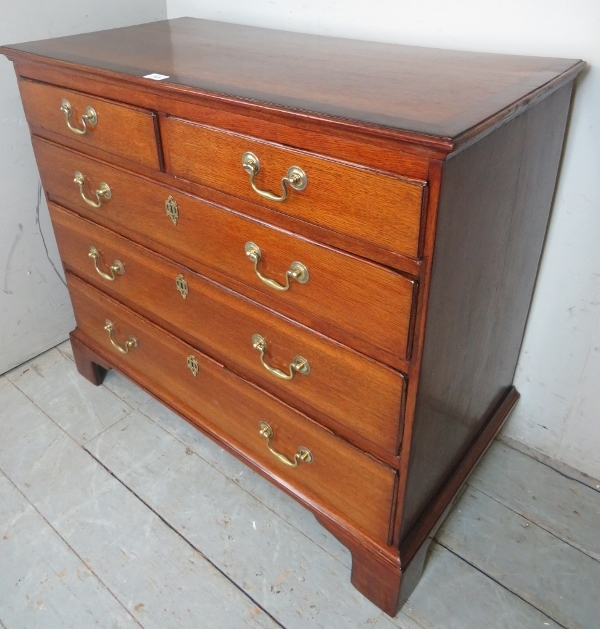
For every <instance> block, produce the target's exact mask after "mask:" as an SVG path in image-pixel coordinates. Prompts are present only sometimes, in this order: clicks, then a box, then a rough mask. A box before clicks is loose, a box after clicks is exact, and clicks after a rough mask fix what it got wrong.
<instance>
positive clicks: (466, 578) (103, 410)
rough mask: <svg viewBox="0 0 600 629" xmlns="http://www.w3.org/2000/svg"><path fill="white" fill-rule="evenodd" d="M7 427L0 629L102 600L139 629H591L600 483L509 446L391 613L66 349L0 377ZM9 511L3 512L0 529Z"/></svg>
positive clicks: (345, 569)
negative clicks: (26, 591) (81, 370)
mask: <svg viewBox="0 0 600 629" xmlns="http://www.w3.org/2000/svg"><path fill="white" fill-rule="evenodd" d="M0 428H1V430H2V439H1V440H0V470H2V472H3V473H4V474H5V475H6V477H3V476H0V500H2V495H3V494H2V488H3V487H4V485H3V484H2V480H3V479H4V481H5V482H7V483H8V486H9V487H12V492H13V494H14V495H16V496H17V502H16V503H14V504H15V505H16V506H14V505H13V507H14V508H12V511H13V512H15V513H17V512H19V509H22V510H24V513H26V514H27V516H26V517H25V516H23V517H21V518H16V520H15V521H14V523H13V524H12V525H11V526H12V528H11V531H13V535H12V537H11V539H12V542H11V543H12V544H13V545H14V548H13V549H12V550H11V555H10V557H11V558H12V559H11V560H10V561H11V563H10V566H13V568H11V569H10V570H5V568H6V566H8V565H9V563H8V560H7V559H5V557H8V555H5V554H4V555H3V554H2V552H0V588H1V590H2V591H0V628H1V629H20V628H21V627H27V629H34V628H36V627H38V626H39V627H40V628H44V629H45V627H48V628H50V627H54V626H56V627H58V626H60V629H63V627H70V626H71V625H69V622H71V620H70V619H71V618H81V617H82V616H81V614H85V613H88V614H91V616H89V617H90V618H93V617H94V616H93V614H94V609H95V608H97V609H104V607H103V605H104V606H105V607H106V605H108V606H109V607H110V605H112V604H114V605H116V606H117V609H120V610H122V613H123V619H124V620H122V622H123V623H127V622H129V623H132V622H133V623H134V625H133V626H142V627H144V629H150V628H151V627H157V628H158V627H161V628H171V627H172V628H175V627H177V628H178V629H188V628H189V629H192V628H193V629H196V628H197V627H209V626H210V627H216V628H218V629H221V628H224V629H227V628H229V627H232V628H233V627H236V628H237V627H247V628H249V627H253V628H254V627H269V628H270V627H284V628H285V629H296V628H298V629H300V628H304V627H311V629H312V628H314V627H317V628H319V627H322V628H327V629H330V628H331V629H337V628H338V627H340V628H341V627H348V628H355V627H356V628H358V627H376V628H377V629H496V628H501V629H529V628H537V627H540V629H546V628H550V629H555V628H557V627H569V628H571V627H573V628H579V627H585V628H586V629H598V627H600V622H598V618H600V609H599V607H598V605H599V602H598V599H599V598H600V597H598V596H597V593H596V590H598V583H600V572H599V571H598V570H599V567H600V562H599V561H598V558H599V556H600V542H599V540H598V537H599V536H598V535H597V532H598V521H599V513H600V501H599V497H600V493H598V492H596V491H594V490H593V489H592V488H590V487H589V486H586V485H584V484H582V483H581V482H578V481H577V480H575V479H573V478H570V477H569V474H568V473H565V469H562V468H561V469H560V470H559V471H558V472H557V471H555V470H553V469H552V468H551V467H550V466H549V461H544V462H539V461H536V460H534V459H532V458H531V457H529V456H527V455H526V454H523V453H522V452H517V451H515V450H514V449H513V448H510V447H508V446H507V445H506V444H502V443H496V444H494V445H493V446H492V448H491V449H490V451H489V452H488V454H487V455H486V457H485V458H484V460H483V461H482V463H481V464H480V466H479V467H478V468H477V469H476V471H475V472H474V474H473V475H472V476H471V478H470V479H469V487H468V489H467V491H466V492H465V494H464V495H463V497H462V498H461V500H460V501H459V502H458V504H457V506H456V508H455V509H454V511H453V512H452V514H451V516H450V517H449V519H448V520H447V522H446V524H445V525H444V527H442V529H441V531H440V533H439V534H438V540H439V543H436V542H434V543H433V544H432V549H431V551H430V554H429V556H428V559H427V563H426V567H425V571H424V575H423V579H422V580H421V582H420V583H419V585H418V586H417V588H416V590H415V591H414V593H413V595H412V596H411V597H410V599H409V601H408V602H407V604H406V605H405V606H404V607H403V609H402V610H401V611H400V613H399V614H398V616H397V617H396V618H394V619H390V618H388V617H387V616H385V615H384V614H382V613H381V612H379V610H378V609H376V608H375V607H374V606H373V605H371V604H370V603H369V602H368V601H366V599H364V598H363V597H362V596H360V595H359V594H358V593H357V592H356V591H355V590H354V589H353V588H352V587H351V585H350V582H349V571H350V566H351V557H350V555H349V553H348V552H347V550H346V549H345V548H344V547H343V546H341V545H340V544H339V542H337V540H335V539H334V538H333V537H332V536H331V535H329V533H327V532H326V531H325V530H324V529H323V528H322V527H321V526H320V525H319V524H318V523H317V522H316V520H315V519H314V518H313V517H312V515H311V514H310V513H309V512H308V511H307V510H305V509H304V508H302V507H301V506H300V505H298V504H297V503H296V502H295V501H293V500H292V499H291V498H289V497H288V496H287V495H285V494H283V493H282V492H280V491H278V490H277V489H276V488H274V487H273V486H272V485H271V484H270V483H268V482H267V481H266V480H264V479H263V478H262V477H260V476H258V475H257V474H255V473H254V472H252V471H250V470H249V469H248V468H246V467H245V466H244V465H243V464H241V463H240V462H239V461H237V459H235V458H233V457H232V456H230V455H229V454H228V453H226V452H225V451H223V450H222V449H221V448H220V447H219V446H217V445H215V444H214V443H212V442H211V441H209V440H208V439H206V438H205V437H203V436H202V435H201V434H200V433H198V432H197V431H196V430H195V429H193V428H192V427H191V426H189V425H188V424H187V423H186V422H184V421H182V420H181V419H180V418H178V417H177V416H176V415H174V414H173V413H171V412H170V411H168V410H167V409H165V408H164V407H163V406H162V405H161V404H159V403H158V402H156V401H155V400H153V399H151V398H150V397H149V396H148V395H147V394H146V393H144V392H143V391H141V390H140V389H139V388H138V387H136V386H135V385H133V384H132V383H130V382H129V381H128V380H126V379H125V378H123V377H122V376H120V375H119V374H116V373H114V372H109V374H108V377H107V379H106V381H105V385H104V386H102V387H98V388H95V387H93V386H91V385H89V383H87V382H86V381H84V380H83V379H81V378H80V377H79V376H78V375H77V373H76V371H75V368H74V365H73V362H72V352H71V349H70V345H69V344H68V343H64V344H62V345H60V346H58V348H57V349H55V350H52V351H50V352H48V353H46V354H44V355H42V356H38V357H37V358H36V359H34V360H32V361H29V363H27V364H26V365H24V366H22V367H20V368H17V369H15V370H13V371H12V372H10V373H9V374H7V376H0ZM567 472H568V471H567ZM572 476H576V474H573V475H572ZM5 493H6V492H5ZM8 493H9V494H10V492H8ZM13 497H14V496H13ZM6 504H8V502H7V503H6ZM15 510H16V511H15ZM9 512H10V509H9V508H8V507H4V506H3V505H2V504H0V529H1V528H2V526H3V524H2V522H3V521H4V520H7V518H8V520H10V518H11V516H10V515H9V516H7V515H6V513H9ZM3 514H4V515H3ZM3 518H4V520H3ZM13 519H14V518H13ZM21 522H22V523H23V524H21ZM36 537H37V538H38V539H37V541H36ZM48 540H50V541H49V542H48ZM3 541H4V542H6V540H1V539H0V544H2V542H3ZM36 544H37V545H36ZM28 547H29V548H28ZM44 548H45V549H46V551H47V552H48V553H50V555H52V557H55V559H56V561H58V562H59V563H60V561H62V559H61V558H62V556H63V554H64V553H65V552H66V553H68V554H69V557H70V561H72V562H75V563H77V561H79V563H80V564H81V570H80V572H79V574H88V575H89V578H88V579H85V580H84V581H85V584H84V585H85V587H87V588H91V589H88V590H84V589H81V588H83V587H84V586H83V585H81V584H80V583H79V581H78V580H77V578H76V577H73V579H74V580H73V582H72V584H71V586H72V588H73V591H76V592H79V591H80V592H85V596H84V595H83V594H81V596H79V598H78V599H77V600H79V601H80V602H81V607H80V608H79V607H77V604H74V605H73V606H72V609H70V610H69V609H67V607H66V606H67V602H66V601H67V598H66V594H65V592H66V590H64V588H63V590H60V587H63V586H62V585H61V584H62V583H63V580H61V578H60V577H58V576H57V573H56V571H54V572H52V571H51V570H50V569H49V568H48V567H47V566H48V565H52V564H51V563H50V562H49V560H48V561H47V562H46V564H44V562H43V561H41V562H39V563H40V566H41V567H40V566H37V565H34V558H35V557H36V556H40V557H47V556H48V557H49V555H44ZM70 548H72V549H73V551H74V552H72V551H71V550H69V549H70ZM0 549H2V546H1V545H0ZM65 549H66V550H65ZM15 558H17V559H18V561H17V559H15ZM17 563H18V564H19V565H21V566H22V567H23V568H22V569H23V570H24V571H27V570H31V571H32V572H31V574H32V575H36V574H37V572H36V570H38V571H40V570H41V571H42V572H44V570H46V573H47V574H48V581H47V584H46V585H45V586H43V585H40V588H42V590H43V588H44V587H45V588H46V589H45V590H43V591H44V592H45V599H44V600H47V601H49V604H51V605H55V607H56V609H57V610H61V609H64V610H65V614H66V615H65V618H66V619H67V620H66V621H65V622H63V623H62V624H61V625H57V624H54V625H51V624H44V622H45V621H44V619H45V617H44V616H43V614H42V611H41V610H40V609H39V608H36V607H35V606H31V608H29V607H28V608H25V607H23V605H24V604H23V603H22V601H21V602H20V604H21V607H19V605H18V603H19V600H18V598H15V596H14V592H15V589H14V588H15V587H16V586H14V585H13V586H11V584H10V583H11V582H10V578H8V577H6V578H5V577H4V576H3V574H4V573H5V574H6V575H12V574H16V572H15V568H14V565H16V564H17ZM73 565H75V564H73ZM44 566H45V567H44ZM84 571H87V572H84ZM17 572H18V570H17ZM58 574H60V572H58ZM69 574H70V572H69ZM74 574H75V575H77V570H74ZM36 578H37V577H36ZM3 579H4V580H3ZM7 579H8V581H7ZM39 580H40V581H42V579H41V578H40V579H39ZM53 583H56V584H57V585H56V588H58V589H56V588H54V586H52V584H53ZM7 584H8V585H7ZM48 584H50V585H48ZM11 587H12V588H13V589H12V590H11V589H10V588H11ZM7 588H8V589H7ZM77 588H79V590H78V589H77ZM94 588H96V589H94ZM42 590H40V591H42ZM7 593H8V594H7ZM3 594H4V598H3ZM107 596H108V599H107V598H106V597H107ZM103 597H104V598H103ZM7 598H8V599H10V601H11V603H10V604H11V605H13V606H14V613H12V612H11V615H7V614H6V609H8V608H4V607H3V604H4V605H6V603H3V601H6V600H7ZM107 600H108V601H109V602H108V603H107V602H106V601H107ZM111 600H112V601H113V603H110V601H111ZM86 605H87V609H84V608H86ZM10 609H13V608H10ZM106 609H108V607H107V608H106ZM111 609H112V608H111ZM57 613H58V611H57ZM69 613H71V615H69ZM111 613H113V614H116V615H117V616H118V614H117V612H116V611H113V612H111V611H110V610H109V611H108V612H106V617H107V618H109V617H110V614H111ZM117 616H115V617H117ZM48 617H50V616H48ZM83 618H84V620H83V621H81V622H80V623H79V628H81V629H85V628H86V627H87V626H92V625H93V623H92V622H87V621H86V620H85V618H86V617H85V616H83ZM128 618H129V620H127V619H128ZM103 622H105V623H106V622H108V621H103ZM119 622H121V621H119ZM2 623H4V625H2ZM73 626H75V624H73ZM94 626H95V625H94ZM98 626H100V627H103V626H107V627H109V626H115V627H121V626H123V627H128V626H129V625H127V624H122V625H119V624H118V622H116V621H115V623H113V625H110V624H105V625H103V624H99V625H98ZM79 628H78V629H79Z"/></svg>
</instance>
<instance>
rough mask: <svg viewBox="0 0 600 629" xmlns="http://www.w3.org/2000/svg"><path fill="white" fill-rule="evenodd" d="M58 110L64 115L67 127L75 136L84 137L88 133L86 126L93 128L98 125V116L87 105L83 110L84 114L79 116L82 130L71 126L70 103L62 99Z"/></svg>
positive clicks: (71, 109) (71, 110) (71, 111)
mask: <svg viewBox="0 0 600 629" xmlns="http://www.w3.org/2000/svg"><path fill="white" fill-rule="evenodd" d="M60 110H61V111H62V112H63V114H65V120H66V121H67V127H69V129H70V130H71V131H72V132H73V133H76V134H77V135H85V134H86V133H87V132H88V127H87V125H88V124H89V125H90V127H95V126H96V125H97V124H98V114H97V113H96V111H95V110H94V108H93V107H90V106H89V105H88V106H87V107H86V108H85V114H83V116H81V124H82V125H83V129H78V128H77V127H74V126H73V125H72V124H71V118H72V117H73V108H72V107H71V103H70V102H69V101H68V100H67V99H66V98H63V99H62V101H61V103H60Z"/></svg>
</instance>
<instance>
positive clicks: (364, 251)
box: [1, 19, 584, 614]
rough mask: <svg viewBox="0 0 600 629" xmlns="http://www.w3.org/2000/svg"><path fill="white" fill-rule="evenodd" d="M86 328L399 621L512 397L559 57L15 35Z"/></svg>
mask: <svg viewBox="0 0 600 629" xmlns="http://www.w3.org/2000/svg"><path fill="white" fill-rule="evenodd" d="M1 51H2V52H3V53H4V54H5V55H6V56H8V57H9V58H10V59H11V60H12V61H13V62H14V64H15V68H16V72H17V76H18V81H19V88H20V91H21V96H22V100H23V104H24V107H25V112H26V116H27V121H28V123H29V126H30V129H31V134H32V141H33V147H34V151H35V155H36V159H37V162H38V166H39V169H40V174H41V178H42V183H43V187H44V190H45V192H46V196H47V200H48V204H49V208H50V214H51V218H52V223H53V226H54V230H55V234H56V238H57V241H58V245H59V250H60V254H61V259H62V261H63V265H64V268H65V271H66V276H67V283H68V287H69V291H70V294H71V298H72V301H73V306H74V310H75V316H76V321H77V328H76V329H75V330H74V331H73V332H72V333H71V342H72V345H73V351H74V355H75V358H76V363H77V367H78V369H79V371H80V373H81V374H82V375H83V376H85V377H86V378H88V379H89V380H90V381H92V382H93V383H95V384H100V383H101V382H102V378H103V377H104V374H105V373H106V370H107V369H109V368H115V369H118V370H120V371H121V372H122V373H124V374H125V375H126V376H128V377H129V378H131V379H132V380H134V381H135V382H137V383H138V384H139V385H140V386H142V387H143V388H144V389H146V390H147V391H149V392H150V393H151V394H153V395H154V396H155V397H157V398H158V399H160V400H161V401H162V402H164V403H165V404H167V405H168V406H169V407H171V408H172V409H174V410H175V411H176V412H178V413H179V414H180V415H181V416H182V417H184V418H185V419H186V420H188V421H189V422H191V423H192V424H194V425H195V426H196V427H198V429H200V430H201V431H203V432H204V433H206V434H207V435H208V436H209V437H211V438H213V439H215V440H217V441H218V442H219V443H221V444H222V445H223V446H224V447H226V448H227V449H228V450H229V451H231V452H233V453H234V454H235V455H236V456H238V457H239V458H240V459H242V460H243V461H245V462H246V463H247V464H248V465H250V466H252V467H253V468H254V469H255V470H257V471H258V472H260V473H261V474H263V475H264V476H265V477H267V478H268V479H270V480H271V481H272V482H274V483H275V484H276V485H278V486H279V487H281V489H282V490H284V491H286V492H288V493H289V494H291V495H292V496H293V497H294V498H296V499H297V500H298V501H300V502H301V503H302V504H303V505H305V506H306V507H307V508H308V509H310V510H311V511H312V512H313V513H314V515H315V516H316V517H317V519H318V520H319V521H320V522H321V523H322V524H323V526H325V527H326V528H327V529H328V530H329V531H331V533H332V534H333V535H335V536H336V537H337V538H338V539H340V540H341V541H342V543H344V544H345V545H346V546H347V547H348V548H349V549H350V551H351V552H352V558H353V563H352V582H353V584H354V585H355V586H356V587H357V588H358V589H359V590H360V591H361V592H363V593H364V594H365V595H366V596H367V597H368V598H370V599H371V600H372V601H373V602H375V603H376V604H377V605H379V606H380V607H381V608H382V609H383V610H385V611H386V612H387V613H388V614H395V613H396V612H397V610H398V609H399V607H400V606H401V605H402V603H403V602H404V601H405V600H406V598H407V597H408V595H409V594H410V592H411V591H412V589H413V588H414V587H415V585H416V583H417V582H418V579H419V577H420V574H421V571H422V567H423V562H424V559H425V554H426V552H427V547H428V544H429V541H430V540H431V537H432V535H433V534H434V533H435V531H436V527H437V526H439V524H440V522H441V521H442V519H443V517H444V515H445V513H446V512H447V511H448V509H449V508H450V506H451V505H452V501H453V499H454V498H455V497H456V495H457V493H458V491H459V490H460V487H461V485H462V484H463V483H464V481H465V479H466V478H467V476H468V474H469V472H470V471H471V469H472V468H473V466H474V465H475V464H476V462H477V460H478V459H479V457H480V456H481V455H482V454H483V452H484V451H485V449H486V447H487V446H488V445H489V443H490V441H491V440H492V438H493V437H494V435H495V434H496V432H497V431H498V430H499V428H500V426H501V425H502V422H503V421H504V420H505V419H506V417H507V415H508V414H509V412H510V410H511V409H512V408H513V406H514V404H515V402H516V400H517V398H518V394H517V392H516V391H515V389H514V387H513V386H512V380H513V376H514V370H515V366H516V361H517V357H518V353H519V349H520V344H521V341H522V337H523V332H524V328H525V323H526V319H527V314H528V310H529V305H530V301H531V296H532V293H533V286H534V282H535V277H536V273H537V268H538V264H539V259H540V255H541V250H542V245H543V240H544V235H545V231H546V226H547V222H548V216H549V212H550V207H551V201H552V195H553V190H554V186H555V181H556V175H557V170H558V163H559V159H560V153H561V148H562V143H563V136H564V131H565V125H566V121H567V114H568V110H569V103H570V97H571V91H572V85H573V80H574V78H575V77H576V75H577V73H578V72H579V71H580V70H581V69H582V67H583V65H584V64H583V63H582V62H578V61H573V60H562V59H541V58H524V57H510V56H500V55H484V54H472V53H461V52H448V51H440V50H428V49H422V48H409V47H404V46H392V45H386V44H375V43H369V42H354V41H350V40H344V39H333V38H325V37H315V36H308V35H299V34H293V33H281V32H277V31H270V30H265V29H257V28H250V27H243V26H236V25H228V24H221V23H216V22H206V21H202V20H192V19H180V20H171V21H164V22H156V23H153V24H147V25H142V26H136V27H130V28H126V29H116V30H113V31H104V32H98V33H89V34H85V35H77V36H73V37H66V38H59V39H54V40H48V41H43V42H34V43H28V44H21V45H15V46H10V47H4V48H2V49H1Z"/></svg>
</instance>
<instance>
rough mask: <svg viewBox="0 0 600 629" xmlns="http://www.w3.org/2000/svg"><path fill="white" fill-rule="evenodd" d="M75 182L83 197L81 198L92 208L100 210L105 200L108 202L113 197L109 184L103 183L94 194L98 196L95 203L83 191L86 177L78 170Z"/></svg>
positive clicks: (74, 178) (74, 177)
mask: <svg viewBox="0 0 600 629" xmlns="http://www.w3.org/2000/svg"><path fill="white" fill-rule="evenodd" d="M73 181H74V182H75V183H76V184H77V185H78V186H79V194H80V195H81V198H82V199H83V200H84V201H85V202H86V203H87V204H88V205H91V206H92V207H95V208H99V207H100V206H101V205H102V200H103V199H106V200H107V201H108V199H110V197H111V196H112V192H111V190H110V188H109V187H108V184H107V183H104V182H102V183H101V184H100V187H99V188H98V190H96V191H95V192H94V194H95V195H96V200H95V201H93V200H92V199H88V198H87V197H86V196H85V191H84V189H83V187H84V186H85V177H84V176H83V175H82V174H81V173H80V172H79V171H78V170H76V171H75V175H74V176H73Z"/></svg>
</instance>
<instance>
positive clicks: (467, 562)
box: [433, 539, 569, 629]
mask: <svg viewBox="0 0 600 629" xmlns="http://www.w3.org/2000/svg"><path fill="white" fill-rule="evenodd" d="M433 541H434V542H435V543H436V544H438V545H439V546H441V547H442V548H445V549H446V550H447V551H448V552H450V553H452V554H453V555H454V556H455V557H458V559H460V560H461V561H464V562H465V563H466V564H468V565H469V566H471V567H472V568H474V569H475V570H477V572H480V573H481V574H483V575H485V576H486V577H487V578H488V579H491V580H492V581H494V582H495V583H497V584H498V585H499V586H500V587H501V588H504V589H505V590H506V591H507V592H510V593H511V594H514V595H515V596H516V597H517V598H520V599H521V600H522V601H523V602H524V603H527V605H529V606H530V607H532V608H533V609H535V610H537V611H538V612H539V613H540V614H542V615H543V616H545V617H546V618H548V620H551V621H552V622H553V623H556V624H557V625H558V626H559V627H562V628H563V629H569V628H568V627H566V626H565V625H563V624H562V623H560V622H559V621H558V620H556V619H555V618H552V617H551V616H549V615H548V614H547V613H546V612H545V611H543V610H542V609H540V608H539V607H536V606H535V605H533V604H532V603H531V601H528V600H527V599H526V598H523V597H522V596H521V595H520V594H519V593H518V592H515V591H514V590H511V589H510V588H508V587H506V585H504V583H502V582H501V581H498V579H495V578H494V577H493V576H491V575H490V574H488V573H487V572H485V571H484V570H482V569H481V568H479V567H478V566H476V565H475V564H473V563H471V562H470V561H469V560H468V559H465V558H464V557H462V556H461V555H459V554H458V553H457V552H455V551H454V550H452V548H449V547H448V546H446V545H445V544H442V543H441V542H439V541H438V540H437V539H434V540H433Z"/></svg>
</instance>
